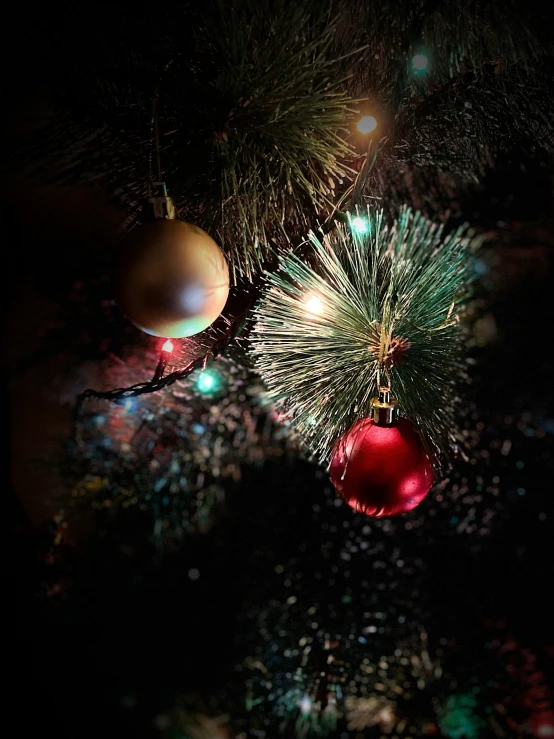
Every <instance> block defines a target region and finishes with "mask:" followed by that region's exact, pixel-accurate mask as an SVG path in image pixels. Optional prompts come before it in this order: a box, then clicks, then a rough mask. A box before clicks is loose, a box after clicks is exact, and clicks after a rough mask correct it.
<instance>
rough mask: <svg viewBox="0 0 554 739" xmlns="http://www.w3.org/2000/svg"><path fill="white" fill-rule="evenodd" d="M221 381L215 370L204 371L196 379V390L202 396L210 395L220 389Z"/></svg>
mask: <svg viewBox="0 0 554 739" xmlns="http://www.w3.org/2000/svg"><path fill="white" fill-rule="evenodd" d="M222 384H223V381H222V379H221V375H220V374H219V372H217V371H216V370H212V369H206V370H203V371H202V372H200V374H199V375H198V377H197V378H196V389H197V390H198V392H199V393H201V394H202V395H210V394H212V393H215V392H217V391H218V390H220V389H221V386H222Z"/></svg>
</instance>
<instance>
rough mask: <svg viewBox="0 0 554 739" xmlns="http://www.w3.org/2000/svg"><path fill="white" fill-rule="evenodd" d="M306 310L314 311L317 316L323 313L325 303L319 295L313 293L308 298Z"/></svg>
mask: <svg viewBox="0 0 554 739" xmlns="http://www.w3.org/2000/svg"><path fill="white" fill-rule="evenodd" d="M306 311H307V312H308V313H313V314H314V315H316V316H319V315H321V314H322V313H323V303H322V302H321V300H320V299H319V298H318V297H317V295H312V296H311V297H310V298H308V300H307V301H306Z"/></svg>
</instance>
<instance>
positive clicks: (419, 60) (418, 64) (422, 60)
mask: <svg viewBox="0 0 554 739" xmlns="http://www.w3.org/2000/svg"><path fill="white" fill-rule="evenodd" d="M428 66H429V59H428V58H427V56H426V55H425V54H415V56H413V57H412V69H413V70H414V72H417V73H418V74H423V73H424V72H426V71H427V67H428Z"/></svg>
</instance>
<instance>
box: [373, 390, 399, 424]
mask: <svg viewBox="0 0 554 739" xmlns="http://www.w3.org/2000/svg"><path fill="white" fill-rule="evenodd" d="M371 412H372V418H373V423H375V424H376V425H377V426H394V425H395V424H396V419H397V418H398V401H397V400H395V399H394V398H391V394H390V388H388V387H380V388H379V396H378V397H376V398H372V400H371Z"/></svg>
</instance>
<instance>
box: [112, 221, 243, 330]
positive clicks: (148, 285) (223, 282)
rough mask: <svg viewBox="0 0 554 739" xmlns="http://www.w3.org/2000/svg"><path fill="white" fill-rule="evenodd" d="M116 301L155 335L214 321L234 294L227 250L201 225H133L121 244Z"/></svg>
mask: <svg viewBox="0 0 554 739" xmlns="http://www.w3.org/2000/svg"><path fill="white" fill-rule="evenodd" d="M115 291H116V302H117V304H118V305H119V307H120V308H121V310H122V311H123V313H124V314H125V315H126V316H127V318H129V320H130V321H132V322H133V323H134V324H135V326H138V328H140V329H142V331H145V332H146V333H147V334H151V335H152V336H161V337H164V338H170V339H180V338H183V337H185V336H193V335H194V334H197V333H199V332H200V331H203V330H204V329H205V328H207V327H208V326H210V325H211V324H212V323H213V322H214V321H215V319H216V318H217V317H218V316H219V314H220V313H221V311H222V310H223V308H224V306H225V303H226V302H227V297H228V296H229V268H228V266H227V261H226V259H225V256H224V255H223V252H222V251H221V249H220V248H219V246H218V245H217V244H216V243H215V241H214V240H213V239H212V238H211V237H210V236H208V234H207V233H206V232H205V231H203V230H202V229H201V228H198V227H197V226H194V225H192V224H191V223H187V222H186V221H177V220H169V219H168V220H156V221H151V222H150V223H146V224H144V225H142V226H138V227H137V228H135V229H133V230H132V231H131V232H130V233H129V234H128V235H127V236H126V238H125V239H124V241H123V243H122V244H121V248H120V253H119V258H118V260H117V266H116V271H115Z"/></svg>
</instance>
